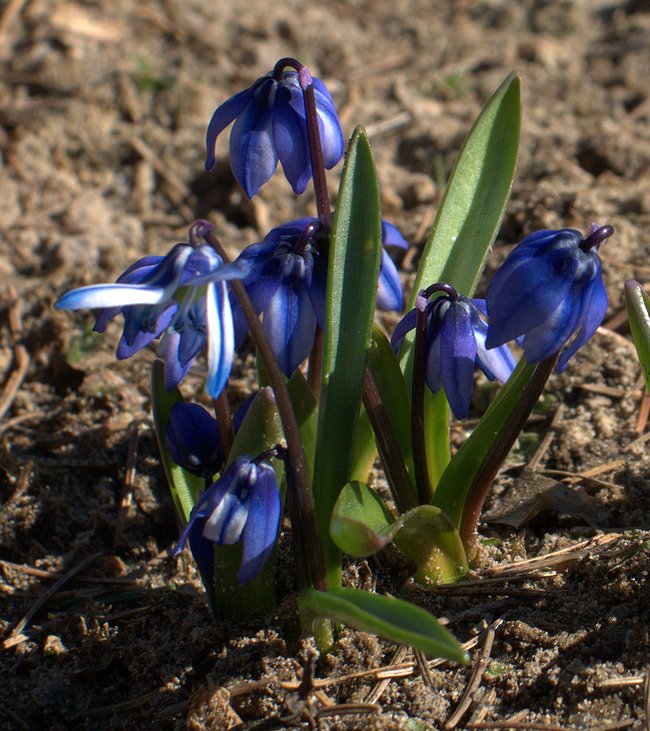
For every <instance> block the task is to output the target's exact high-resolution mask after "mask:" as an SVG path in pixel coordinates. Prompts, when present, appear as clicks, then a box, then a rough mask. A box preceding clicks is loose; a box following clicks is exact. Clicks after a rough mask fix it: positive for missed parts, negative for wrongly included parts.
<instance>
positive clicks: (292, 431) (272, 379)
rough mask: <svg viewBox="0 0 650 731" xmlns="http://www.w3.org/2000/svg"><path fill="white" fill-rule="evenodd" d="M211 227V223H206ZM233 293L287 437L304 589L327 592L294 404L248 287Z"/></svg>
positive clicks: (208, 234)
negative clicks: (264, 372) (271, 391)
mask: <svg viewBox="0 0 650 731" xmlns="http://www.w3.org/2000/svg"><path fill="white" fill-rule="evenodd" d="M206 224H207V222H206ZM207 226H209V230H208V229H207V228H206V230H205V231H204V232H202V235H203V237H204V238H205V240H206V241H207V242H208V244H210V246H212V247H213V248H214V249H215V251H216V252H217V253H218V254H219V255H220V256H221V257H222V259H223V260H224V261H228V255H227V254H226V252H225V251H224V249H223V247H222V246H221V242H220V241H219V239H218V238H217V236H216V235H215V234H214V232H213V231H212V230H211V228H212V227H211V226H210V224H207ZM232 290H233V292H234V293H235V296H236V297H237V300H238V302H239V305H240V307H241V309H242V312H243V314H244V317H245V318H246V321H247V323H248V327H249V328H250V332H251V335H252V337H253V339H254V341H255V344H256V346H257V350H258V353H259V355H260V358H261V359H262V361H263V363H264V367H265V369H266V375H267V378H268V380H269V384H270V386H271V388H272V389H273V393H274V394H275V399H276V403H277V406H278V412H279V414H280V420H281V421H282V428H283V430H284V436H285V439H286V441H287V452H288V454H287V459H286V462H285V467H286V470H285V471H286V474H287V484H288V488H289V500H288V503H289V509H290V513H291V523H292V526H293V528H294V541H293V544H294V550H295V554H296V562H297V565H298V572H299V576H300V580H301V583H302V584H303V586H308V585H312V586H314V587H315V588H317V589H320V590H322V591H324V590H325V589H326V588H327V578H326V575H325V563H324V559H323V552H322V546H321V542H320V537H319V530H318V524H317V522H316V515H315V512H314V502H313V497H312V493H311V488H310V485H309V470H308V468H307V460H306V457H305V450H304V448H303V444H302V439H301V438H300V430H299V427H298V422H297V421H296V417H295V414H294V411H293V406H292V404H291V397H290V395H289V391H288V389H287V385H286V382H285V378H284V375H283V374H282V371H281V370H280V368H279V367H278V364H277V361H276V359H275V356H274V355H273V351H272V350H271V347H270V345H269V342H268V340H267V338H266V335H265V333H264V329H263V327H262V323H261V322H260V320H259V317H258V316H257V315H256V314H255V309H254V308H253V305H252V303H251V301H250V299H249V297H248V295H247V293H246V289H245V287H244V285H243V284H242V283H241V282H239V281H233V282H232Z"/></svg>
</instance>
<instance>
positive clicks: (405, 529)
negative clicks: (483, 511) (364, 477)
mask: <svg viewBox="0 0 650 731" xmlns="http://www.w3.org/2000/svg"><path fill="white" fill-rule="evenodd" d="M330 531H331V536H332V539H333V540H334V542H335V543H336V545H337V546H338V547H339V548H340V549H341V550H342V551H344V552H345V553H349V554H350V555H351V556H355V557H359V558H362V557H365V556H370V555H372V554H374V553H377V551H380V550H381V549H382V548H384V547H385V546H386V545H388V543H390V542H391V541H394V542H395V545H396V546H397V547H398V548H399V550H400V551H401V552H402V553H403V554H404V555H405V556H407V557H408V558H409V559H411V561H413V562H414V563H415V564H416V565H417V574H416V578H417V580H418V581H419V582H420V583H422V584H426V585H434V584H442V583H453V582H455V581H458V580H459V579H460V578H462V577H463V576H465V575H466V574H467V571H468V565H467V557H466V556H465V550H464V548H463V544H462V541H461V540H460V536H459V535H458V531H457V530H456V528H455V527H454V525H453V523H452V522H451V520H449V518H448V517H447V516H446V515H445V514H444V513H442V511H441V510H440V509H439V508H436V507H434V506H433V505H421V506H419V507H417V508H414V509H413V510H409V511H408V512H406V513H404V514H403V515H400V516H399V517H398V518H397V519H394V518H393V516H392V514H391V512H390V510H389V509H388V507H387V506H386V504H385V503H384V501H383V500H382V499H381V497H380V496H379V495H378V494H377V493H376V492H375V491H374V490H373V489H372V488H370V487H368V485H364V484H362V483H359V482H349V483H348V484H347V485H346V486H345V487H344V488H343V490H341V494H340V495H339V498H338V500H337V501H336V505H335V506H334V510H333V512H332V521H331V525H330Z"/></svg>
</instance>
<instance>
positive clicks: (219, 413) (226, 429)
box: [213, 388, 235, 454]
mask: <svg viewBox="0 0 650 731" xmlns="http://www.w3.org/2000/svg"><path fill="white" fill-rule="evenodd" d="M213 404H214V414H215V416H216V417H217V425H218V427H219V433H220V434H221V443H222V444H223V453H224V454H229V453H230V449H231V447H232V443H233V442H234V441H235V432H234V430H233V428H232V418H231V414H230V403H229V401H228V395H227V393H226V388H224V389H223V391H222V392H221V393H220V394H219V395H218V396H217V398H216V399H214V400H213Z"/></svg>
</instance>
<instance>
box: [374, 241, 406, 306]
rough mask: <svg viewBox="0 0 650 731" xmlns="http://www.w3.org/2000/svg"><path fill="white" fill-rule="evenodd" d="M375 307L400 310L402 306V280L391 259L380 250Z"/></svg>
mask: <svg viewBox="0 0 650 731" xmlns="http://www.w3.org/2000/svg"><path fill="white" fill-rule="evenodd" d="M377 307H379V309H381V310H395V311H396V312H401V311H402V308H403V307H404V297H403V294H402V282H401V280H400V278H399V272H398V271H397V267H396V266H395V264H394V262H393V260H392V259H391V258H390V256H388V254H387V253H386V252H385V251H382V252H381V268H380V269H379V284H378V286H377Z"/></svg>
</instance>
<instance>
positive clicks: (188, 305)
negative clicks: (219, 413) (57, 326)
mask: <svg viewBox="0 0 650 731" xmlns="http://www.w3.org/2000/svg"><path fill="white" fill-rule="evenodd" d="M246 273H247V268H246V266H245V265H244V264H242V263H239V264H229V265H226V266H224V264H223V261H222V259H221V257H220V256H219V255H218V254H217V253H216V252H215V251H214V250H213V249H212V248H211V247H210V246H208V245H206V244H204V245H201V246H197V247H194V246H191V245H189V244H176V246H174V248H173V249H172V250H171V251H170V252H169V254H167V256H164V257H163V256H147V257H145V258H143V259H140V260H139V261H137V262H135V264H133V265H132V266H130V267H129V268H128V269H127V270H126V271H125V272H124V273H123V274H122V275H121V276H120V277H119V278H118V280H117V282H115V283H114V284H94V285H90V286H88V287H80V288H79V289H74V290H71V291H70V292H66V294H64V295H63V296H62V297H61V298H60V299H59V300H58V301H57V302H56V304H55V305H54V306H55V307H56V308H57V309H62V310H79V309H86V308H89V309H92V308H101V309H102V311H101V312H100V313H99V315H98V317H97V321H96V323H95V330H96V331H97V332H103V331H104V330H105V329H106V325H107V324H108V322H109V321H110V320H112V319H113V318H114V317H116V316H117V315H118V314H122V315H123V316H124V332H123V334H122V338H121V340H120V343H119V345H118V349H117V357H118V358H130V357H131V356H132V355H134V354H135V353H136V352H137V351H139V350H141V349H142V348H143V347H145V346H146V345H148V344H149V343H150V342H152V341H153V340H155V339H156V338H159V337H161V336H162V341H161V344H160V352H161V354H162V355H163V357H164V361H165V385H166V387H167V388H168V389H171V388H174V387H175V386H177V385H178V384H179V383H180V381H181V380H182V379H183V378H184V377H185V374H186V373H187V371H188V370H189V368H190V366H191V365H192V362H193V361H194V358H195V357H196V356H197V355H198V353H199V352H201V351H202V350H203V349H204V348H205V347H206V346H207V351H208V377H207V381H206V390H207V392H208V394H209V395H210V396H212V397H216V396H217V395H218V394H219V393H220V392H221V390H222V389H223V387H224V385H225V383H226V381H227V380H228V376H229V374H230V370H231V367H232V360H233V355H234V330H233V323H232V312H231V308H230V301H229V299H228V292H227V289H226V281H227V280H229V279H238V278H242V277H243V276H245V274H246Z"/></svg>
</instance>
